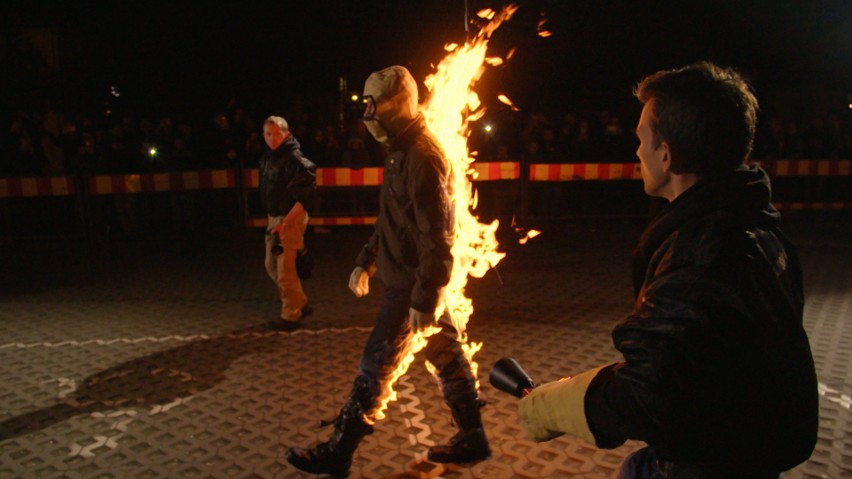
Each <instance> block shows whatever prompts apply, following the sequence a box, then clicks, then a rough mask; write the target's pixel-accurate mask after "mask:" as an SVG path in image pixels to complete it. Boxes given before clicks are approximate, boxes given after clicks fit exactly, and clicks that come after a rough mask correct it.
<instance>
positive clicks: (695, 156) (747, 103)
mask: <svg viewBox="0 0 852 479" xmlns="http://www.w3.org/2000/svg"><path fill="white" fill-rule="evenodd" d="M633 94H634V95H635V96H636V98H638V99H639V101H640V102H642V103H643V104H647V103H648V102H650V101H653V105H652V106H653V111H652V113H653V117H652V120H651V128H652V130H653V133H654V146H655V147H657V146H659V144H660V142H662V141H665V142H667V143H668V144H669V150H670V151H671V155H672V157H671V158H672V167H671V168H672V170H671V171H672V172H673V173H695V174H698V175H700V176H721V175H724V174H725V173H728V172H730V171H733V170H735V169H736V168H737V167H738V166H739V165H741V164H743V163H744V162H745V161H746V160H748V158H749V156H750V155H751V150H752V147H753V145H754V130H755V126H756V124H757V109H758V105H757V99H756V98H755V96H754V94H753V93H752V90H751V87H750V86H749V85H748V83H747V82H746V81H745V79H744V78H743V77H742V76H741V75H740V74H739V73H738V72H737V71H735V70H733V69H732V68H723V67H719V66H717V65H714V64H712V63H709V62H700V63H695V64H692V65H689V66H686V67H683V68H680V69H677V70H662V71H659V72H657V73H654V74H652V75H649V76H647V77H645V78H644V79H643V80H642V81H641V82H639V83H638V84H637V85H636V87H635V88H634V89H633Z"/></svg>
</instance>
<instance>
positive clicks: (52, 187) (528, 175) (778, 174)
mask: <svg viewBox="0 0 852 479" xmlns="http://www.w3.org/2000/svg"><path fill="white" fill-rule="evenodd" d="M758 163H759V164H760V165H761V166H762V167H763V168H764V169H766V170H767V171H768V172H769V174H770V176H771V177H772V178H773V180H775V181H777V182H783V181H786V179H787V178H793V177H812V178H826V177H840V178H842V179H841V181H844V182H848V179H849V177H852V160H850V159H842V160H764V161H761V162H758ZM382 172H383V169H382V168H380V167H372V168H362V169H350V168H319V169H318V170H317V186H318V188H319V189H320V191H332V190H336V189H349V190H354V189H364V188H376V187H378V186H379V185H381V183H382V177H383V175H382ZM469 173H470V175H471V178H472V179H473V180H474V181H475V182H489V181H501V182H503V184H506V182H509V183H517V184H518V186H519V188H518V186H515V188H518V189H519V191H518V196H517V197H516V198H514V200H517V201H519V202H521V203H523V208H524V211H525V208H526V205H527V204H528V203H529V198H528V197H529V195H530V194H533V195H535V194H536V193H535V192H533V193H531V192H530V190H531V189H532V188H530V186H531V185H532V184H534V183H535V184H543V183H546V182H573V181H618V180H628V181H636V180H641V177H642V176H641V172H640V168H639V163H586V164H572V163H566V164H531V165H528V169H527V170H526V171H524V172H523V173H524V174H523V175H522V171H521V164H520V163H519V162H483V163H473V164H471V171H470V172H469ZM844 177H845V178H844ZM257 186H258V170H257V169H242V168H237V169H215V170H202V171H181V172H164V173H134V174H111V175H107V174H105V175H92V176H83V177H74V176H59V177H24V178H0V200H4V201H2V203H3V208H2V210H0V211H2V212H3V213H4V217H5V218H6V221H5V224H6V234H8V233H9V231H8V230H9V220H8V218H9V216H10V214H9V213H10V208H12V206H14V205H10V204H9V200H12V199H16V198H45V197H68V198H75V207H76V208H77V209H78V213H79V217H80V221H81V223H82V224H83V225H84V229H85V225H86V224H89V223H91V211H90V205H91V201H90V199H91V197H93V196H102V195H116V196H125V195H137V194H150V193H164V192H172V193H174V192H183V191H198V190H235V191H236V192H237V195H236V198H237V200H236V201H237V202H238V203H239V204H238V205H236V211H238V212H239V213H238V222H239V223H241V224H245V225H247V226H250V227H257V226H262V225H265V223H266V222H265V217H261V216H259V214H258V213H257V212H255V211H254V210H255V209H256V208H254V204H253V203H256V202H253V201H252V197H251V196H252V195H253V194H254V193H255V192H256V189H257ZM840 188H841V189H842V190H843V192H844V193H843V194H842V196H843V197H842V198H829V199H826V198H812V199H809V200H807V201H799V199H798V198H794V199H793V201H789V200H790V199H789V198H777V199H778V201H777V202H776V203H775V204H776V206H777V207H779V208H783V209H793V210H802V209H852V197H850V194H849V193H850V191H852V188H846V183H843V184H842V185H841V186H840ZM818 192H819V191H818ZM498 194H499V193H498ZM375 220H376V217H375V215H357V214H345V215H339V216H334V215H326V214H323V212H322V211H314V212H313V215H312V218H311V224H313V225H318V226H319V225H363V224H372V223H374V222H375Z"/></svg>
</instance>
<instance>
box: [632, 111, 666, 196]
mask: <svg viewBox="0 0 852 479" xmlns="http://www.w3.org/2000/svg"><path fill="white" fill-rule="evenodd" d="M653 118H654V101H653V100H651V101H649V102H647V103H645V106H644V108H642V116H640V117H639V124H638V125H637V126H636V136H637V137H639V148H638V149H637V150H636V156H638V157H639V164H640V169H641V171H642V182H643V183H644V184H645V194H647V195H649V196H661V197H663V198H668V195H667V193H666V190H667V188H666V187H667V185H668V183H669V174H668V172H669V165H670V161H669V156H668V155H669V151H668V150H669V149H668V145H667V144H666V143H665V142H660V144H659V145H657V147H656V148H654V131H653V130H652V128H651V121H652V119H653ZM669 199H671V198H669Z"/></svg>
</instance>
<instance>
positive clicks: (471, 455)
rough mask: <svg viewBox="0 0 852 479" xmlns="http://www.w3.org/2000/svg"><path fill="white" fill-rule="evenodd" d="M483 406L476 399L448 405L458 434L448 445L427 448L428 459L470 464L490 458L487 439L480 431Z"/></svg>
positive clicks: (469, 398)
mask: <svg viewBox="0 0 852 479" xmlns="http://www.w3.org/2000/svg"><path fill="white" fill-rule="evenodd" d="M483 405H484V403H483V402H482V401H480V400H479V398H478V397H476V396H473V397H466V398H458V399H456V400H455V401H453V402H452V403H450V411H451V412H452V413H453V419H454V420H455V423H456V425H457V426H458V427H459V432H458V433H457V434H456V435H455V436H453V438H452V439H451V440H450V443H449V444H447V445H443V446H433V447H430V448H429V454H428V458H429V460H430V461H432V462H440V463H461V464H463V463H471V462H479V461H482V460H485V459H488V458H489V457H491V448H490V447H489V446H488V438H486V437H485V431H484V430H483V429H482V416H481V414H480V412H479V409H480V408H481V407H482V406H483Z"/></svg>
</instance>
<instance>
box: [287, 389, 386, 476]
mask: <svg viewBox="0 0 852 479" xmlns="http://www.w3.org/2000/svg"><path fill="white" fill-rule="evenodd" d="M358 389H359V388H358V384H357V382H356V388H355V390H354V391H353V392H352V395H351V396H350V397H349V399H348V400H347V401H346V404H344V406H343V408H341V409H340V414H338V416H337V418H336V419H335V420H334V422H333V424H334V433H332V435H331V437H330V438H329V439H328V441H326V442H322V443H319V444H317V445H315V446H314V447H312V448H310V449H305V448H301V447H291V448H290V449H288V450H287V462H289V463H290V464H292V465H293V467H295V468H297V469H299V470H302V471H305V472H310V473H313V474H329V475H331V476H332V477H347V476H348V475H349V468H350V467H352V456H353V455H354V454H355V450H356V449H357V448H358V444H359V443H360V442H361V439H363V438H364V436H367V435H369V434H372V433H373V426H371V425H370V424H368V423H367V422H365V421H364V408H363V407H362V405H361V401H360V400H359V399H361V398H360V397H359V390H358Z"/></svg>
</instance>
